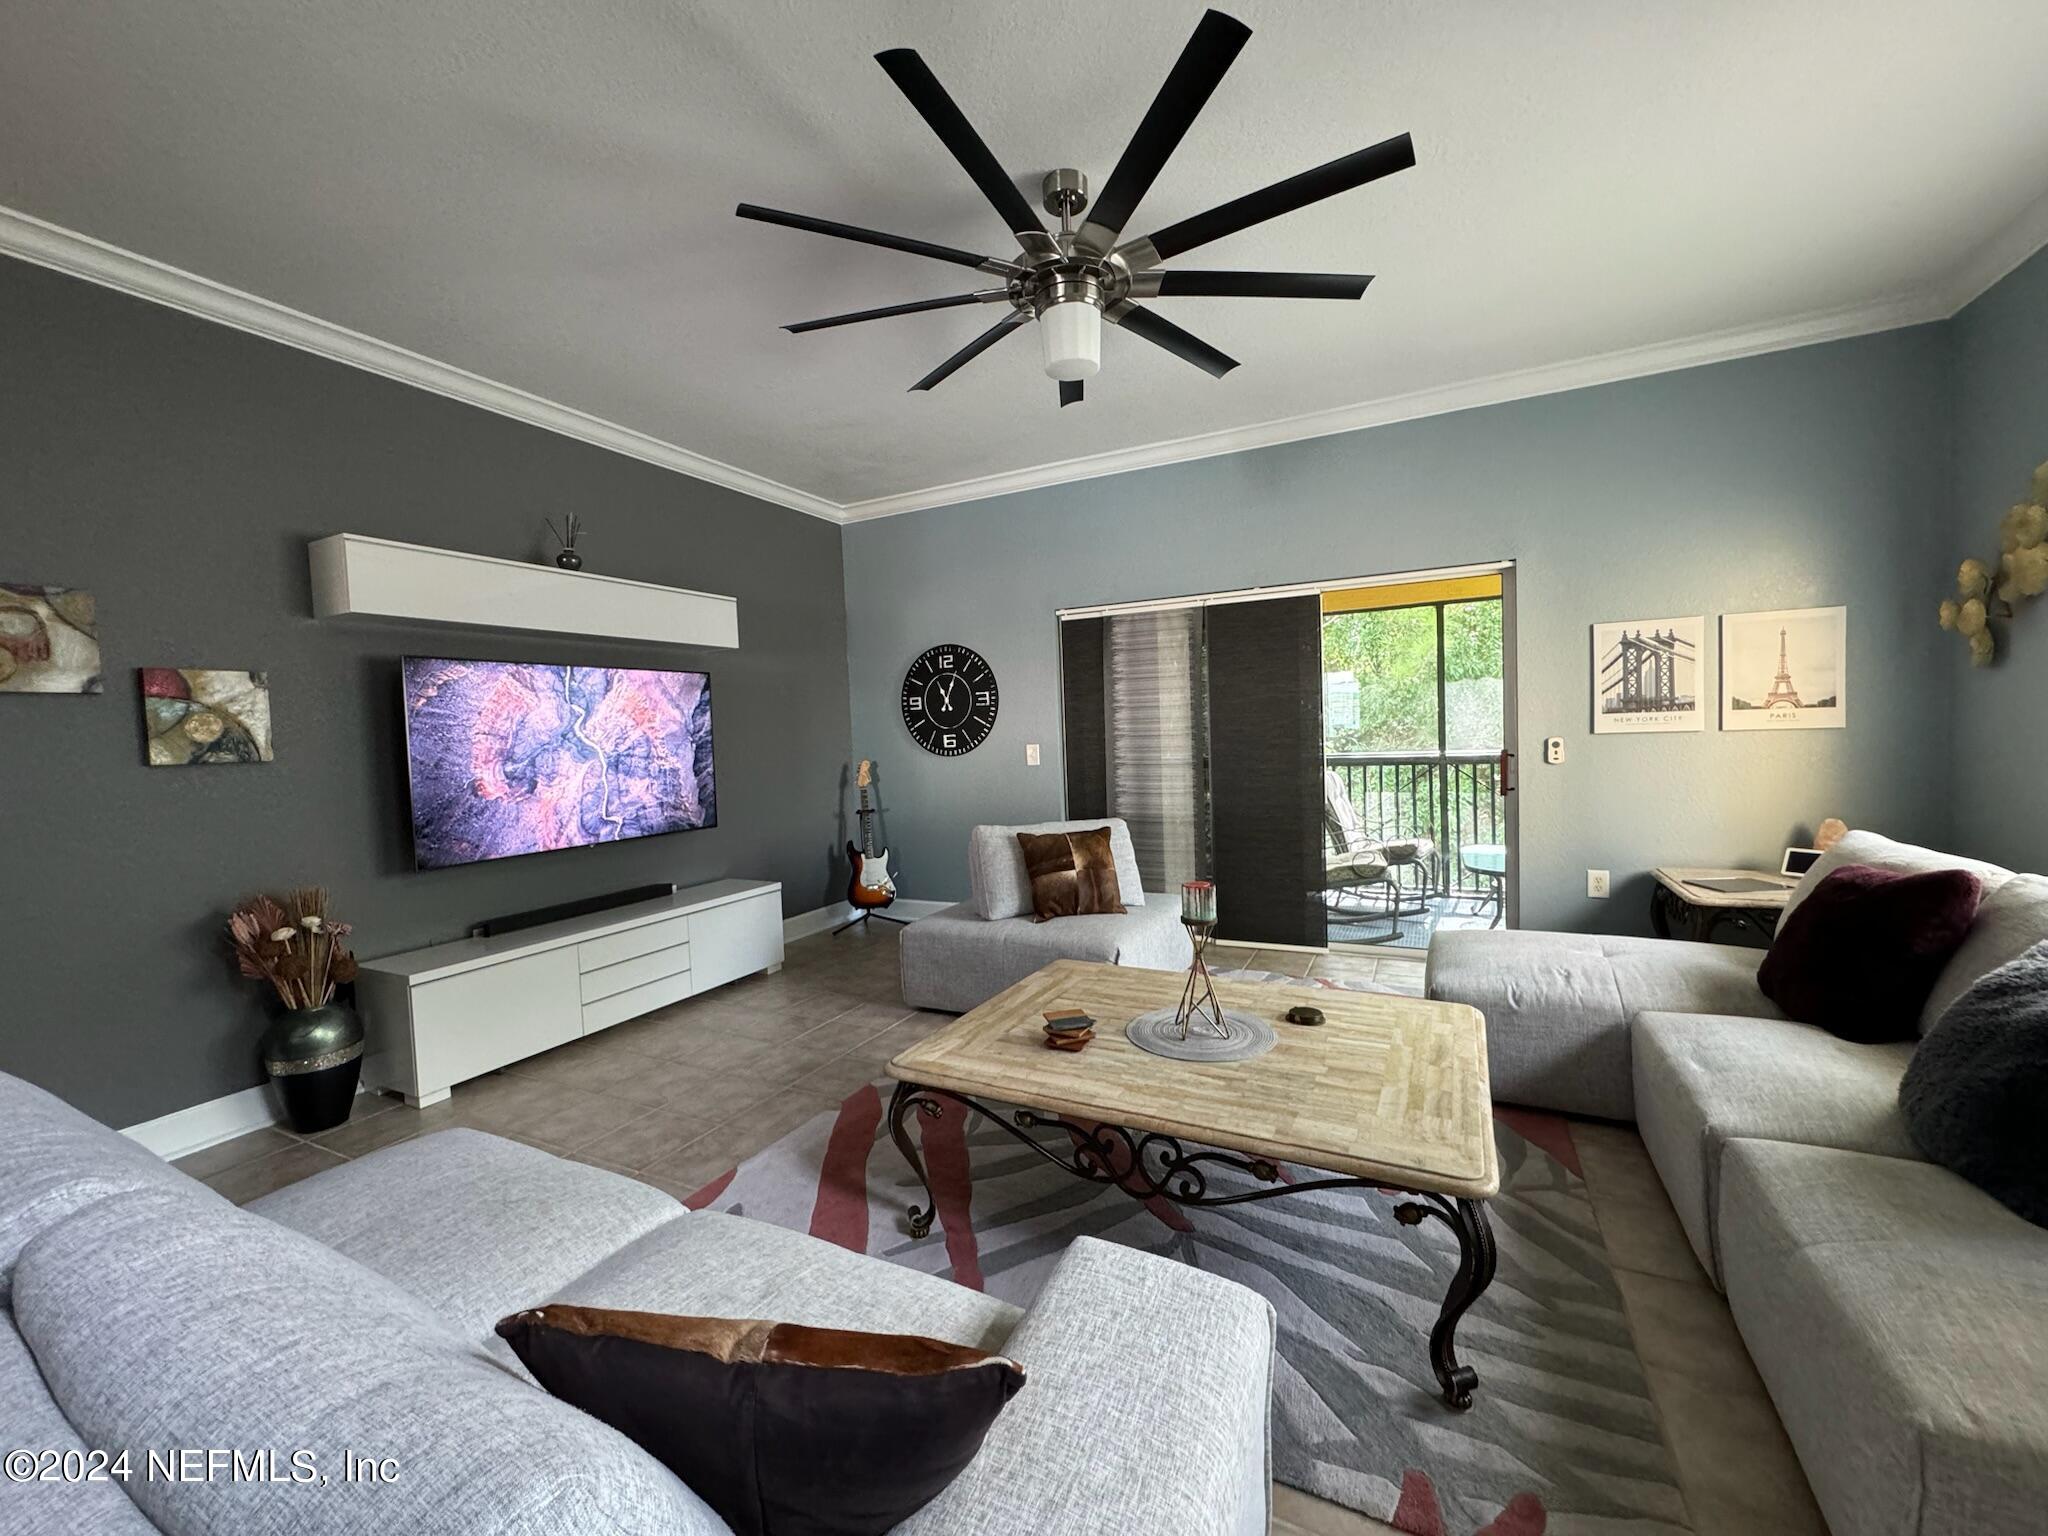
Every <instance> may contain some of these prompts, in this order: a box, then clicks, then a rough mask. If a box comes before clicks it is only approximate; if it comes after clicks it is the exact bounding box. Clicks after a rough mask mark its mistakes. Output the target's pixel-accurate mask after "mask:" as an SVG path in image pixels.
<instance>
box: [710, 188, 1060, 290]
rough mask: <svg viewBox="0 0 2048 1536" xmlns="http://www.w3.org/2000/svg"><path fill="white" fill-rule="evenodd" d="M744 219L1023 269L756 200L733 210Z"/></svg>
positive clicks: (984, 266) (982, 266)
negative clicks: (765, 205) (762, 205)
mask: <svg viewBox="0 0 2048 1536" xmlns="http://www.w3.org/2000/svg"><path fill="white" fill-rule="evenodd" d="M733 212H734V213H736V214H738V215H739V216H740V217H741V218H743V219H756V220H759V221H760V222H761V223H763V224H780V225H782V226H783V227H784V228H786V229H807V230H809V231H810V232H811V233H812V234H814V235H831V236H832V237H833V238H834V239H837V240H858V241H859V242H860V243H861V244H862V245H879V246H881V247H882V248H883V249H884V250H889V251H908V252H909V253H910V254H911V255H913V256H929V257H931V259H932V260H934V261H950V262H954V263H956V264H957V265H959V266H963V267H975V268H978V269H979V270H981V271H983V272H999V273H1002V274H1003V275H1004V276H1008V275H1010V274H1012V273H1015V272H1019V271H1022V270H1023V269H1022V268H1021V267H1019V266H1018V265H1017V264H1016V263H1015V262H1014V261H1003V260H1001V259H999V258H997V257H994V256H977V255H975V254H974V252H972V251H963V250H961V249H960V248H959V247H958V246H954V245H934V244H932V242H931V241H929V240H912V239H911V238H910V237H909V236H907V235H885V234H883V233H882V232H881V231H880V230H879V229H862V228H861V227H860V226H859V225H858V224H835V223H834V222H833V221H832V220H830V219H814V218H812V217H811V216H810V215H809V214H804V213H784V212H783V211H782V210H781V209H780V208H762V207H759V206H757V205H755V204H753V203H741V204H740V205H739V207H737V208H735V209H734V210H733Z"/></svg>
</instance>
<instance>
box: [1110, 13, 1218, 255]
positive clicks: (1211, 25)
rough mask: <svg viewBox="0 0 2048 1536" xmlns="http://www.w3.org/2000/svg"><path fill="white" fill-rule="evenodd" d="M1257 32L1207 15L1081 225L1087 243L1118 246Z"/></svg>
mask: <svg viewBox="0 0 2048 1536" xmlns="http://www.w3.org/2000/svg"><path fill="white" fill-rule="evenodd" d="M1251 35H1252V29H1251V28H1250V27H1248V26H1246V25H1245V24H1244V23H1243V22H1241V21H1239V20H1237V19H1236V18H1235V17H1233V16H1226V15H1224V14H1223V13H1222V12H1221V11H1207V12H1204V13H1203V16H1202V19H1201V22H1200V23H1199V24H1198V25H1197V26H1196V27H1195V34H1194V36H1193V37H1190V38H1189V39H1188V44H1187V46H1186V47H1185V48H1183V49H1181V51H1180V58H1179V59H1177V60H1176V61H1175V62H1174V66H1173V69H1172V70H1171V71H1170V72H1169V73H1168V74H1167V77H1166V83H1165V84H1164V85H1162V86H1160V87H1159V94H1158V95H1157V96H1155V97H1153V98H1152V105H1151V106H1150V107H1148V108H1146V109H1145V116H1144V118H1143V120H1142V121H1140V122H1139V124H1138V131H1137V132H1136V133H1134V134H1132V135H1131V142H1130V144H1129V145H1128V146H1127V147H1126V148H1125V150H1124V153H1123V158H1122V159H1120V160H1118V161H1117V163H1116V169H1115V170H1113V171H1111V172H1110V173H1109V180H1108V181H1107V182H1105V183H1104V184H1103V188H1102V192H1101V194H1100V195H1099V196H1097V198H1096V199H1095V202H1094V204H1093V205H1092V206H1091V207H1090V208H1089V210H1088V222H1087V223H1086V224H1084V225H1082V226H1081V244H1083V245H1085V246H1087V247H1088V248H1089V249H1090V250H1093V251H1097V252H1106V251H1108V250H1109V248H1110V247H1111V246H1113V245H1115V244H1116V240H1117V236H1118V235H1121V234H1122V233H1123V232H1124V225H1126V224H1128V223H1129V222H1130V219H1131V215H1132V214H1133V213H1135V212H1137V208H1138V204H1139V203H1140V202H1142V201H1143V200H1144V197H1145V194H1146V193H1147V192H1149V191H1150V190H1151V189H1152V183H1153V182H1154V181H1155V180H1157V179H1158V176H1159V172H1160V170H1161V169H1162V168H1163V167H1164V166H1165V165H1166V161H1167V158H1168V157H1169V156H1170V155H1172V153H1173V152H1174V150H1175V149H1176V148H1178V147H1179V145H1180V141H1181V139H1182V138H1183V137H1184V136H1185V135H1186V133H1187V131H1188V129H1189V128H1190V127H1191V126H1192V125H1193V124H1194V121H1195V118H1196V116H1197V115H1198V114H1199V113H1200V112H1201V110H1202V108H1203V107H1204V106H1206V105H1207V104H1208V101H1209V97H1210V95H1211V94H1212V93H1213V92H1214V91H1215V89H1216V87H1217V85H1218V84H1219V83H1220V82H1221V81H1222V79H1223V75H1224V72H1225V71H1226V70H1228V69H1229V68H1230V66H1231V63H1232V61H1233V60H1235V59H1236V58H1237V55H1238V51H1239V50H1240V49H1242V48H1243V47H1244V45H1245V41H1246V39H1248V38H1249V37H1250V36H1251Z"/></svg>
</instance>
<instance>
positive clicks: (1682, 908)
mask: <svg viewBox="0 0 2048 1536" xmlns="http://www.w3.org/2000/svg"><path fill="white" fill-rule="evenodd" d="M1650 873H1651V874H1652V875H1654V876H1655V877H1656V884H1654V885H1652V886H1651V887H1650V926H1651V928H1653V929H1654V930H1655V931H1656V934H1657V937H1658V938H1660V939H1673V938H1677V939H1694V940H1697V941H1698V942H1700V943H1702V944H1704V943H1707V942H1708V941H1710V940H1711V939H1712V938H1713V935H1714V930H1715V929H1717V928H1719V927H1720V926H1721V925H1722V924H1723V923H1728V924H1732V925H1734V926H1736V927H1741V928H1746V929H1748V930H1749V931H1750V932H1751V933H1754V934H1757V935H1759V936H1760V937H1762V938H1764V939H1766V940H1768V939H1769V938H1770V936H1771V935H1772V934H1773V933H1775V932H1776V931H1777V927H1778V919H1779V918H1780V917H1782V916H1783V915H1784V912H1785V903H1786V902H1787V901H1789V900H1791V897H1792V890H1793V887H1794V886H1796V885H1798V884H1799V881H1798V878H1797V877H1796V876H1793V875H1780V874H1775V873H1773V872H1771V871H1770V870H1763V869H1675V868H1658V869H1653V870H1651V871H1650ZM1701 880H1754V881H1759V882H1763V883H1765V884H1766V886H1767V888H1766V889H1761V890H1749V891H1715V890H1709V889H1707V888H1706V887H1704V886H1701V885H1699V884H1698V883H1697V882H1698V881H1701Z"/></svg>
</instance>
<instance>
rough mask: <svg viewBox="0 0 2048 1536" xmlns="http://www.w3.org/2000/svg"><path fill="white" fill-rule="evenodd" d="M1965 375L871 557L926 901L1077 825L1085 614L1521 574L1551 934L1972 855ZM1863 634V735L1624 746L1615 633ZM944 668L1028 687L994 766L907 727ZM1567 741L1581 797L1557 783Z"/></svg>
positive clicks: (1771, 402)
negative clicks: (1908, 853)
mask: <svg viewBox="0 0 2048 1536" xmlns="http://www.w3.org/2000/svg"><path fill="white" fill-rule="evenodd" d="M1946 342H1947V338H1946V336H1945V334H1944V332H1943V330H1942V328H1941V327H1919V328H1915V329H1911V330H1906V331H1896V332H1891V333H1888V334H1885V335H1880V336H1872V337H1866V338H1862V339H1858V340H1853V341H1846V342H1840V343H1834V344H1831V345H1827V346H1820V347H1812V348H1806V349H1801V350H1797V351H1790V352H1780V353H1775V354H1772V355H1770V356H1766V357H1759V358H1752V359H1747V360H1744V361H1740V362H1733V363H1725V364H1720V365H1717V366H1714V367H1710V368H1701V369H1695V370H1690V371H1687V372H1682V373H1671V374H1664V375H1660V376H1658V377H1654V378H1648V379H1642V380H1637V381H1633V382H1629V383H1622V384H1614V385H1608V386H1603V387H1600V388H1595V389H1587V390H1580V391H1576V392H1573V393H1570V394H1561V395H1553V396H1549V397H1546V398H1543V399H1535V400H1526V401H1519V402H1516V403H1513V404H1507V405H1501V406H1494V407H1489V408H1486V409H1483V410H1474V411H1467V412H1463V413H1461V414H1457V415H1450V416H1440V417H1435V418H1431V419H1428V420H1423V421H1416V422H1409V423H1405V424H1402V425H1398V426H1389V427H1381V428H1376V429H1373V430H1370V431H1363V432H1356V433H1351V434H1347V435H1344V436H1340V437H1326V438H1320V439H1315V440H1312V441H1308V442H1301V443H1292V444H1287V445H1284V446H1280V447H1275V448H1267V449H1261V450H1258V451H1255V452H1250V453H1241V454H1234V455H1231V456H1228V457H1223V458H1214V459H1206V460H1202V461H1200V462H1196V463H1190V464H1181V465H1174V466H1169V467H1165V468H1160V469H1150V470H1143V471H1138V472H1135V473H1132V474H1128V475H1122V476H1117V477H1113V478H1105V479H1099V480H1090V481H1084V482H1080V483H1077V484H1071V485H1064V486H1057V487H1052V488H1049V489H1046V490H1041V491H1034V492H1029V493H1023V494H1018V495H1013V496H1006V497H1002V498H998V499H993V500H988V501H980V502H974V503H969V504H965V505H961V506H957V507H949V508H941V509H935V510H933V511H929V512H921V513H913V514H909V515H906V516H902V517H895V518H886V519H880V520H877V521H874V522H868V523H860V524H856V525H854V526H852V527H851V528H849V529H848V530H847V535H846V583H847V591H848V594H849V599H848V614H847V618H848V624H847V630H848V638H849V641H850V644H851V647H852V654H851V661H850V671H851V678H852V688H853V731H854V746H855V750H856V752H857V753H858V754H860V755H864V756H865V755H872V756H874V757H875V758H877V759H879V780H880V784H881V787H882V803H883V805H884V807H885V808H886V811H887V813H888V815H887V821H886V833H887V841H888V843H889V845H890V846H891V848H892V849H893V850H894V851H895V853H896V854H897V855H898V858H899V860H900V864H901V867H902V870H903V887H902V888H903V891H904V894H905V895H906V896H914V897H924V898H944V899H958V898H960V897H962V896H964V895H965V893H966V888H967V878H966V870H965V858H964V854H965V847H966V833H967V829H968V827H969V826H971V825H973V824H974V823H976V822H980V821H1005V820H1017V821H1023V820H1033V819H1037V818H1041V817H1049V816H1053V815H1056V814H1057V813H1058V811H1059V809H1060V803H1061V783H1062V772H1063V770H1062V762H1061V756H1060V750H1059V741H1060V725H1059V688H1058V671H1057V655H1058V651H1057V639H1056V635H1055V621H1054V618H1053V612H1054V610H1055V609H1056V608H1059V607H1062V606H1073V605H1082V604H1091V603H1099V602H1107V601H1117V600H1127V599H1135V598H1149V597H1163V596H1168V595H1174V594H1182V593H1191V592H1202V591H1213V590H1218V589H1224V588H1232V587H1241V586H1248V585H1253V584H1259V583H1277V582H1293V581H1303V580H1313V579H1323V578H1335V577H1344V576H1352V575H1364V574H1372V573H1378V572H1387V571H1399V570H1406V569H1413V568H1418V567H1427V566H1439V565H1455V564H1460V563H1464V562H1470V561H1482V560H1497V559H1513V560H1515V561H1516V562H1518V573H1519V574H1518V579H1519V595H1520V649H1519V655H1520V682H1521V696H1522V707H1521V739H1520V743H1519V746H1520V750H1521V752H1522V758H1521V761H1522V764H1523V768H1522V775H1521V783H1522V860H1523V868H1522V879H1523V886H1522V891H1523V921H1524V922H1525V924H1527V925H1528V926H1532V927H1565V928H1586V929H1601V930H1618V931H1640V930H1642V929H1644V928H1645V927H1646V922H1647V918H1646V908H1647V902H1648V888H1649V878H1648V875H1647V873H1646V871H1647V870H1648V869H1649V868H1650V867H1651V866H1653V865H1656V864H1667V863H1669V864H1709V863H1711V864H1719V863H1730V864H1752V863H1762V862H1768V863H1769V864H1770V866H1771V867H1773V868H1775V867H1776V863H1777V857H1778V852H1779V850H1780V849H1781V848H1782V847H1783V845H1784V844H1786V843H1787V842H1789V841H1792V840H1795V839H1797V838H1800V837H1802V836H1804V835H1805V829H1808V828H1810V827H1811V826H1812V825H1813V824H1814V823H1815V822H1817V821H1819V820H1820V819H1821V818H1822V817H1824V816H1828V815H1839V816H1842V817H1845V818H1846V819H1848V820H1849V821H1850V822H1851V823H1853V824H1857V825H1861V826H1872V827H1882V828H1886V829H1888V830H1890V831H1892V832H1895V833H1896V834H1898V835H1900V836H1904V837H1909V838H1914V839H1916V840H1917V839H1926V840H1933V841H1936V842H1938V841H1940V840H1941V839H1942V838H1944V837H1945V836H1946V835H1947V833H1948V831H1949V826H1948V808H1947V795H1946V792H1945V786H1946V780H1947V776H1948V773H1949V761H1948V748H1947V745H1946V742H1945V740H1944V733H1943V732H1942V730H1941V729H1940V728H1939V727H1938V726H1937V727H1930V725H1929V721H1928V714H1927V708H1928V704H1929V701H1930V700H1932V699H1935V698H1937V697H1938V696H1939V690H1940V689H1941V688H1943V687H1945V686H1946V685H1947V681H1948V678H1949V671H1948V667H1947V662H1948V660H1949V659H1950V658H1949V657H1948V656H1947V655H1946V653H1945V651H1944V650H1943V649H1942V648H1941V647H1938V646H1936V645H1935V644H1934V640H1935V639H1937V638H1943V637H1939V636H1933V635H1930V633H1929V629H1928V625H1927V623H1926V616H1927V611H1928V609H1929V597H1928V585H1927V580H1926V577H1925V574H1924V573H1925V571H1926V570H1927V568H1928V562H1929V561H1930V560H1932V559H1934V557H1935V552H1936V549H1937V546H1938V545H1939V544H1940V543H1941V539H1942V529H1941V526H1940V525H1941V522H1942V519H1941V518H1940V516H1939V515H1938V511H1937V509H1939V508H1940V507H1942V506H1943V505H1944V504H1945V501H1946V498H1947V494H1948V483H1947V481H1948V462H1949V460H1948V445H1947V408H1948V403H1949V386H1948V379H1947V373H1946V369H1947V345H1946ZM2036 355H2037V356H2038V355H2040V354H2039V353H2038V352H2037V353H2036ZM1248 366H1257V363H1256V360H1254V361H1253V362H1252V363H1251V364H1249V365H1248ZM1115 384H1116V381H1115V379H1114V377H1113V374H1112V376H1106V377H1105V381H1104V384H1103V388H1104V390H1111V389H1114V388H1115ZM1219 387H1221V388H1226V389H1227V388H1228V387H1229V385H1228V382H1227V381H1226V382H1225V383H1224V384H1222V385H1221V386H1219ZM1081 408H1082V409H1086V408H1087V407H1085V406H1084V407H1081ZM2027 462H2031V461H2027ZM1831 603H1847V604H1848V605H1849V646H1850V663H1849V665H1850V672H1849V677H1850V684H1849V686H1850V700H1849V725H1848V728H1847V729H1845V730H1842V731H1802V732H1795V733H1787V734H1763V733H1754V732H1749V733H1726V732H1722V731H1719V730H1716V729H1712V728H1710V729H1708V730H1707V731H1705V732H1703V733H1702V734H1699V735H1688V736H1678V737H1626V736H1604V737H1599V738H1595V737H1594V736H1593V735H1592V734H1591V703H1590V696H1589V686H1588V682H1587V668H1588V656H1589V652H1590V648H1591V640H1590V636H1589V633H1588V626H1589V625H1590V624H1591V623H1592V622H1593V621H1594V620H1596V619H1623V618H1637V617H1643V618H1652V617H1660V616H1664V615H1667V614H1671V615H1675V614H1688V613H1701V612H1704V613H1706V614H1708V615H1710V616H1711V615H1715V614H1719V613H1722V612H1726V611H1742V610H1748V609H1758V608H1779V607H1787V608H1789V607H1804V606H1809V605H1819V604H1831ZM1710 633H1711V632H1710ZM942 640H949V641H956V642H959V643H962V644H965V645H970V646H972V647H974V648H975V649H976V650H978V651H980V652H981V653H982V654H983V655H985V656H987V657H988V659H989V660H990V662H991V663H992V664H993V665H994V667H995V670H996V674H997V677H998V680H999V681H1000V684H1001V688H1002V706H1001V716H1000V718H999V719H998V721H997V724H996V728H995V731H994V733H993V734H992V736H991V737H990V739H989V740H988V742H987V743H986V744H985V745H983V746H982V747H981V748H980V749H979V750H978V751H976V752H974V753H973V754H971V755H970V756H967V757H964V758H959V759H952V760H942V759H937V758H932V757H928V756H926V755H925V754H924V753H923V752H921V751H919V750H918V748H917V747H916V746H915V744H914V743H912V742H911V740H910V739H909V737H908V736H907V735H906V733H905V732H904V729H903V725H902V722H901V720H900V718H899V716H898V702H897V701H898V689H899V686H900V682H901V677H902V672H903V668H904V666H905V664H906V663H907V662H908V661H909V660H910V659H911V658H912V657H913V656H915V655H916V654H917V653H918V652H919V651H921V650H923V649H924V648H925V647H926V646H928V645H932V644H934V643H937V642H939V641H942ZM1706 671H1707V686H1708V689H1709V691H1711V690H1712V689H1713V688H1715V687H1717V686H1718V670H1717V669H1716V668H1715V667H1713V666H1711V665H1710V666H1709V667H1708V668H1707V669H1706ZM1548 735H1559V736H1563V737H1564V738H1565V742H1566V760H1565V763H1564V765H1563V766H1561V767H1555V768H1551V767H1545V766H1543V765H1542V764H1541V763H1539V762H1538V761H1536V758H1537V757H1538V756H1539V755H1540V746H1541V742H1542V739H1543V738H1544V737H1545V736H1548ZM1033 741H1036V742H1039V743H1042V744H1043V746H1044V763H1043V766H1042V767H1037V768H1030V767H1026V766H1025V762H1024V746H1025V743H1027V742H1033ZM1589 867H1592V868H1604V869H1609V870H1611V871H1612V872H1613V877H1614V894H1613V896H1612V897H1611V898H1610V899H1609V900H1606V901H1589V900H1588V899H1587V898H1586V896H1585V894H1584V893H1585V878H1586V877H1585V871H1586V869H1587V868H1589ZM1225 899H1226V900H1228V896H1227V895H1226V897H1225Z"/></svg>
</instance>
